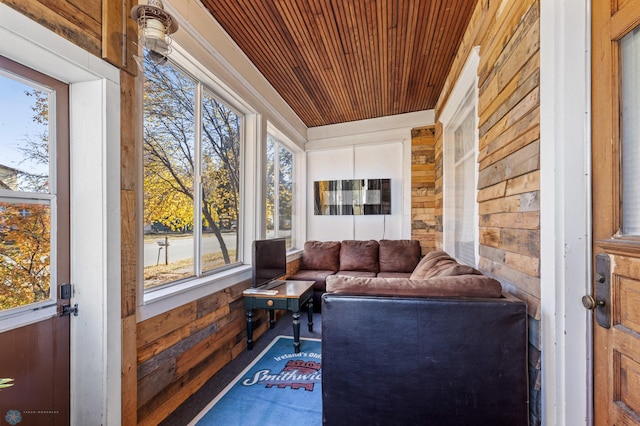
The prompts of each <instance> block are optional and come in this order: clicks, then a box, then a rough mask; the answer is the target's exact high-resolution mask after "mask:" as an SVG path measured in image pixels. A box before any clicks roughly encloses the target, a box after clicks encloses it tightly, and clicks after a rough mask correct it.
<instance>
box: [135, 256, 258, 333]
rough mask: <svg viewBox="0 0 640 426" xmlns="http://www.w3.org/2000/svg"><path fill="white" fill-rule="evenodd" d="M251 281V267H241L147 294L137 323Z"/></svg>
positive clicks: (140, 307)
mask: <svg viewBox="0 0 640 426" xmlns="http://www.w3.org/2000/svg"><path fill="white" fill-rule="evenodd" d="M250 279H251V265H241V266H238V267H237V268H233V269H228V270H226V271H222V272H220V273H218V274H215V275H211V276H206V277H201V278H197V279H193V280H189V281H185V282H183V283H180V284H176V285H173V286H169V287H165V288H161V289H158V290H155V291H150V292H149V293H146V294H145V295H144V297H143V304H142V305H141V306H139V309H138V310H137V321H138V322H140V321H144V320H146V319H149V318H152V317H155V316H157V315H160V314H162V313H164V312H167V311H170V310H172V309H175V308H177V307H179V306H182V305H184V304H186V303H189V302H193V301H194V300H197V299H200V298H202V297H205V296H208V295H210V294H213V293H215V292H217V291H220V290H224V289H225V288H227V287H229V286H232V285H235V284H237V283H239V282H241V281H245V280H250Z"/></svg>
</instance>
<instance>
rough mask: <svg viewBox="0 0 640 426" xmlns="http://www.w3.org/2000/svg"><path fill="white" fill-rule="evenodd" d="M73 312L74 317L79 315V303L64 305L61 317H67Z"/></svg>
mask: <svg viewBox="0 0 640 426" xmlns="http://www.w3.org/2000/svg"><path fill="white" fill-rule="evenodd" d="M71 314H73V316H74V317H77V316H78V304H77V303H76V304H75V305H73V306H71V305H62V312H61V313H60V316H61V317H67V316H69V315H71Z"/></svg>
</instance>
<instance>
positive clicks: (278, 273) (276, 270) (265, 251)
mask: <svg viewBox="0 0 640 426" xmlns="http://www.w3.org/2000/svg"><path fill="white" fill-rule="evenodd" d="M252 253H253V259H252V261H253V268H252V269H253V282H252V285H253V287H260V286H262V285H265V284H268V283H270V282H271V281H274V280H277V279H278V278H281V277H284V276H285V275H286V274H287V243H286V240H285V239H284V238H274V239H270V240H256V241H254V242H253V251H252Z"/></svg>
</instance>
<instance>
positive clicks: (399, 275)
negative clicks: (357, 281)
mask: <svg viewBox="0 0 640 426" xmlns="http://www.w3.org/2000/svg"><path fill="white" fill-rule="evenodd" d="M410 276H411V272H378V275H377V277H378V278H409V277H410Z"/></svg>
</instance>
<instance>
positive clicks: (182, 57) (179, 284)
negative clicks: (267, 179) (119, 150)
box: [138, 42, 259, 320]
mask: <svg viewBox="0 0 640 426" xmlns="http://www.w3.org/2000/svg"><path fill="white" fill-rule="evenodd" d="M171 59H172V61H173V62H175V63H176V64H177V65H178V66H179V67H180V68H181V69H182V70H183V71H185V72H186V73H187V74H188V75H189V76H190V77H192V78H193V79H195V80H196V91H200V89H199V88H198V84H199V83H201V84H202V85H203V86H206V88H207V89H208V91H209V92H210V93H211V94H214V95H215V97H216V98H217V99H219V100H220V101H221V102H223V103H224V104H225V106H227V107H228V108H230V109H232V110H233V111H234V112H235V113H236V114H238V115H240V116H241V117H242V128H241V147H240V157H241V171H240V173H241V185H240V206H241V208H240V217H239V218H238V232H239V237H238V247H237V253H238V262H236V263H232V264H231V265H229V266H228V267H225V268H221V269H220V270H214V271H211V273H205V274H201V275H199V276H196V277H191V278H186V279H184V280H179V281H176V282H173V283H167V284H164V285H162V286H159V287H158V288H155V289H150V290H149V291H145V289H144V282H143V281H144V280H143V279H142V276H141V277H140V279H139V286H138V292H139V295H138V296H139V300H141V301H142V305H141V306H140V316H139V319H141V320H142V319H146V318H150V317H152V316H155V315H158V314H160V313H162V312H165V311H167V310H170V309H172V308H175V307H176V306H179V305H180V304H182V303H187V302H189V301H191V300H193V299H194V298H199V297H203V296H206V295H208V294H211V293H213V292H216V291H219V290H222V289H224V288H226V287H229V286H230V285H233V284H236V283H237V282H238V281H242V280H245V279H250V278H251V266H250V258H247V250H246V249H245V248H246V247H250V246H251V241H252V239H253V238H252V236H253V232H252V230H253V228H252V227H251V226H248V227H247V226H246V225H247V224H248V223H251V220H250V216H252V214H251V213H250V212H251V211H254V209H252V208H251V206H252V205H253V203H252V202H251V201H250V200H251V198H252V197H253V196H254V195H253V191H251V190H250V187H251V186H250V185H247V182H254V180H255V179H256V167H253V165H252V161H251V159H252V158H255V152H254V150H255V149H256V148H255V147H256V146H257V145H258V144H257V143H256V141H255V138H256V137H257V136H258V132H257V131H256V128H257V126H258V125H259V120H257V119H255V118H256V117H255V114H256V113H255V111H254V110H253V109H252V108H251V107H250V106H249V104H248V103H246V102H245V101H244V100H242V99H241V98H240V97H239V96H237V95H236V94H235V93H234V92H233V91H232V90H231V89H229V88H228V87H227V86H226V85H224V84H223V83H222V82H221V81H220V80H219V79H218V78H217V77H216V76H215V75H213V74H212V73H211V72H210V71H209V70H207V69H206V67H205V66H204V65H202V64H201V63H200V61H198V60H197V59H196V58H194V57H193V56H192V55H190V54H189V53H188V52H187V50H186V49H185V48H183V47H182V46H181V45H180V44H179V43H175V42H174V43H173V44H172V53H171ZM200 97H201V96H198V99H200ZM197 131H200V130H197ZM141 150H142V147H141ZM139 158H140V159H142V158H143V157H142V154H141V155H140V157H139ZM140 170H141V173H140V177H139V179H140V184H141V188H142V166H141V167H140ZM142 192H143V191H141V197H142ZM140 202H141V203H140V206H142V198H141V199H140ZM196 207H197V206H196V205H195V203H194V208H196ZM196 217H199V215H196ZM248 219H249V220H248ZM141 226H142V225H141ZM194 226H198V225H197V224H196V223H194ZM140 235H142V229H140ZM140 240H141V241H140V248H139V253H140V259H139V265H140V270H141V271H142V268H143V265H144V259H143V252H144V250H143V244H144V242H143V241H142V238H141V239H140ZM195 262H198V263H199V262H200V260H199V259H196V258H194V263H195Z"/></svg>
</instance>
